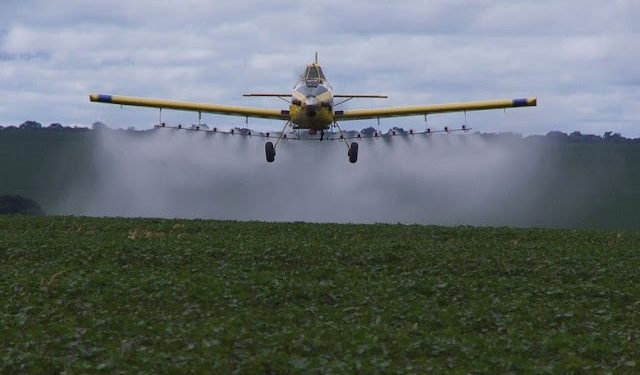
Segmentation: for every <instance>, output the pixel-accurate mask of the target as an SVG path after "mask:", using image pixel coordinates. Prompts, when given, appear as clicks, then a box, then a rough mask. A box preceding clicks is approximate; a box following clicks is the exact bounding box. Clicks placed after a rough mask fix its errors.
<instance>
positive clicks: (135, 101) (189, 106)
mask: <svg viewBox="0 0 640 375" xmlns="http://www.w3.org/2000/svg"><path fill="white" fill-rule="evenodd" d="M89 100H91V101H92V102H98V103H108V104H120V105H131V106H137V107H151V108H166V109H176V110H181V111H195V112H205V113H217V114H222V115H232V116H243V117H244V116H246V117H259V118H268V119H277V120H289V118H290V116H289V111H288V110H280V109H271V108H258V107H240V106H232V105H223V104H209V103H195V102H182V101H176V100H164V99H153V98H141V97H135V96H122V95H104V94H91V95H89Z"/></svg>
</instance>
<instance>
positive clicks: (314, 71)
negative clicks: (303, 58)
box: [302, 65, 326, 80]
mask: <svg viewBox="0 0 640 375" xmlns="http://www.w3.org/2000/svg"><path fill="white" fill-rule="evenodd" d="M302 78H303V79H305V80H326V78H324V74H323V73H322V68H321V67H319V66H317V65H309V66H307V70H305V72H304V75H303V76H302Z"/></svg>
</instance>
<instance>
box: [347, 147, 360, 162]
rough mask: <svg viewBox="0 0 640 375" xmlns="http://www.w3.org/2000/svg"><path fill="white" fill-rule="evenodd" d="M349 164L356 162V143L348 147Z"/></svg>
mask: <svg viewBox="0 0 640 375" xmlns="http://www.w3.org/2000/svg"><path fill="white" fill-rule="evenodd" d="M347 155H349V162H351V163H355V162H357V161H358V143H356V142H352V143H351V146H349V153H348V154H347Z"/></svg>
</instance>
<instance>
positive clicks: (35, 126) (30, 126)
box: [19, 121, 42, 129]
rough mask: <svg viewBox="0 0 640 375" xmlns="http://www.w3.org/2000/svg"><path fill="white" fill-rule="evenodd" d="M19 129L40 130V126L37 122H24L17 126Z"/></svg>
mask: <svg viewBox="0 0 640 375" xmlns="http://www.w3.org/2000/svg"><path fill="white" fill-rule="evenodd" d="M19 128H20V129H42V124H41V123H39V122H37V121H25V122H23V123H22V124H20V126H19Z"/></svg>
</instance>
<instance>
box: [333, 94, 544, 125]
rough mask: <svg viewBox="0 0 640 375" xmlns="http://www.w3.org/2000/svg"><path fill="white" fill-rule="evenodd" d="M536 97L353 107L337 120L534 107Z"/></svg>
mask: <svg viewBox="0 0 640 375" xmlns="http://www.w3.org/2000/svg"><path fill="white" fill-rule="evenodd" d="M537 103H538V99H537V98H535V97H530V98H522V99H498V100H483V101H478V102H461V103H445V104H432V105H418V106H411V107H386V108H370V109H352V110H347V111H336V120H343V121H344V120H362V119H372V118H380V117H399V116H412V115H428V114H431V113H444V112H464V111H482V110H486V109H497V108H512V107H532V106H536V105H537Z"/></svg>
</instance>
